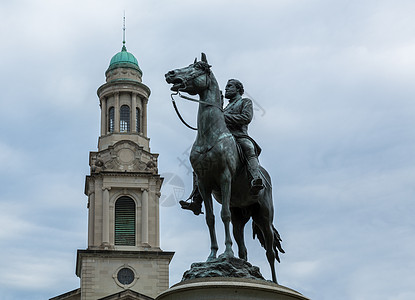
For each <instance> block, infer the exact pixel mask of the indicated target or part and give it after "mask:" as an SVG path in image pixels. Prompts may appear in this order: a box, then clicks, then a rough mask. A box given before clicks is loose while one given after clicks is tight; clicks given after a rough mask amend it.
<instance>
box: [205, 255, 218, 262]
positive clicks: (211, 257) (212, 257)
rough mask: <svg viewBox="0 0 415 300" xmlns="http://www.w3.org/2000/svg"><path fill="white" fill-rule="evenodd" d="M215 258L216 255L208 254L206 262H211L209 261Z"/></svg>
mask: <svg viewBox="0 0 415 300" xmlns="http://www.w3.org/2000/svg"><path fill="white" fill-rule="evenodd" d="M215 259H216V256H209V257H208V258H207V260H206V262H211V261H214V260H215Z"/></svg>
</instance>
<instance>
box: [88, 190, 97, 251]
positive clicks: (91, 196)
mask: <svg viewBox="0 0 415 300" xmlns="http://www.w3.org/2000/svg"><path fill="white" fill-rule="evenodd" d="M94 216H95V193H94V192H92V193H90V194H89V197H88V247H91V246H93V245H94Z"/></svg>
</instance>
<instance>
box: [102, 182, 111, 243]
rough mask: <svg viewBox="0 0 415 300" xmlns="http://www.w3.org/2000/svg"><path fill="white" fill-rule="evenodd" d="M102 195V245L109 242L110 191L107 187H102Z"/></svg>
mask: <svg viewBox="0 0 415 300" xmlns="http://www.w3.org/2000/svg"><path fill="white" fill-rule="evenodd" d="M102 190H103V197H102V245H104V246H109V243H110V232H109V229H110V222H109V218H110V214H109V208H110V192H109V190H110V189H109V188H102Z"/></svg>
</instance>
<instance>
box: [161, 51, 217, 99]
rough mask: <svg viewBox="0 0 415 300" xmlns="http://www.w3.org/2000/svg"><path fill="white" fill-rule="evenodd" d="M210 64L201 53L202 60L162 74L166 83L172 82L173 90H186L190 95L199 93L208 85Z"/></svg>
mask: <svg viewBox="0 0 415 300" xmlns="http://www.w3.org/2000/svg"><path fill="white" fill-rule="evenodd" d="M210 67H211V65H209V64H208V62H207V59H206V55H205V54H204V53H202V60H201V61H197V59H195V61H194V63H193V64H191V65H189V66H187V67H184V68H181V69H175V70H171V71H169V72H167V73H166V74H165V75H164V76H165V78H166V81H167V83H169V84H173V86H172V87H171V90H172V91H174V92H177V91H180V92H186V93H188V94H190V95H196V94H199V93H200V92H201V91H203V90H205V89H207V88H208V86H209V80H210V75H211V71H210Z"/></svg>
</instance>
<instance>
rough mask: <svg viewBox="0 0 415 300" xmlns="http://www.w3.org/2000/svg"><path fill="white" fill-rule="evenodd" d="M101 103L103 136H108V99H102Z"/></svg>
mask: <svg viewBox="0 0 415 300" xmlns="http://www.w3.org/2000/svg"><path fill="white" fill-rule="evenodd" d="M99 100H100V102H101V136H104V135H106V134H107V99H105V97H102V98H100V99H99Z"/></svg>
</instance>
